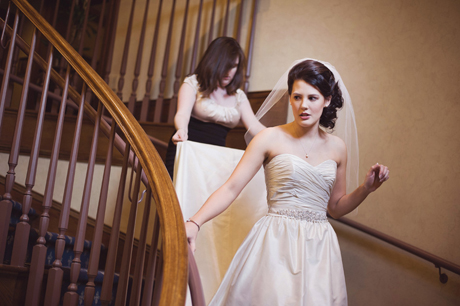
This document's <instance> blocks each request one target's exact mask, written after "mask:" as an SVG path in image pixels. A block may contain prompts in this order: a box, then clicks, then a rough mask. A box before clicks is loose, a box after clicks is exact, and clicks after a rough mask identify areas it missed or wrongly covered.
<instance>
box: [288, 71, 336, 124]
mask: <svg viewBox="0 0 460 306" xmlns="http://www.w3.org/2000/svg"><path fill="white" fill-rule="evenodd" d="M289 101H290V103H291V107H292V112H293V114H294V118H295V120H296V122H297V123H298V124H299V125H300V126H303V127H310V126H313V125H315V124H317V123H318V122H319V119H320V118H321V115H322V114H323V108H324V107H326V106H328V105H329V103H330V97H328V98H327V99H326V98H324V96H323V95H322V94H321V92H320V91H319V90H318V89H316V87H313V86H312V85H310V84H308V83H307V82H305V81H304V80H295V81H294V84H293V85H292V92H291V96H290V97H289Z"/></svg>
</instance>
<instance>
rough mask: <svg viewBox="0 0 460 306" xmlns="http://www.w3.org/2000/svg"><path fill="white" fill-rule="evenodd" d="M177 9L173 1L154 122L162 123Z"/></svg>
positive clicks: (174, 0)
mask: <svg viewBox="0 0 460 306" xmlns="http://www.w3.org/2000/svg"><path fill="white" fill-rule="evenodd" d="M175 7H176V0H173V4H172V8H171V17H170V18H169V28H168V37H167V39H166V47H165V55H164V58H163V67H162V69H161V81H160V92H159V94H158V98H157V101H156V103H155V114H154V116H153V122H160V121H161V113H162V111H163V100H164V92H165V88H166V77H167V75H168V62H169V52H170V49H171V39H172V30H173V25H174V11H175Z"/></svg>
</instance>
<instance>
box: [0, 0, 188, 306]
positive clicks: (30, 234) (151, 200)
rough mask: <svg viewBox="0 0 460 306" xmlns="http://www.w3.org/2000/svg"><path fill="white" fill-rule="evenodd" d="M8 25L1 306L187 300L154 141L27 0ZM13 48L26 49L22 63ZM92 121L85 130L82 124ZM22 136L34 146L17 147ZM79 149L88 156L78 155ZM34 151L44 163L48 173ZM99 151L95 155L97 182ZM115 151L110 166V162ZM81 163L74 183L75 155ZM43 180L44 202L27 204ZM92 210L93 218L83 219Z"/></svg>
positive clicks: (180, 249)
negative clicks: (64, 152)
mask: <svg viewBox="0 0 460 306" xmlns="http://www.w3.org/2000/svg"><path fill="white" fill-rule="evenodd" d="M104 2H105V1H104ZM42 3H43V2H42ZM4 20H5V21H3V20H2V21H1V27H2V30H3V34H2V36H1V38H0V43H1V44H2V46H4V47H6V48H5V50H4V51H3V52H2V54H0V55H1V58H2V60H1V63H3V68H2V69H1V71H0V73H1V75H2V77H3V78H2V85H1V91H0V133H1V134H0V138H1V137H4V135H6V134H7V133H6V132H5V131H6V130H13V129H14V133H10V134H12V135H13V136H12V138H10V139H3V138H2V143H4V144H5V143H6V145H4V146H3V147H4V148H7V149H8V151H9V153H8V155H7V156H8V157H5V158H3V159H2V163H4V164H5V163H7V165H8V166H7V168H8V169H7V171H6V173H5V179H4V183H3V185H2V186H1V187H2V189H3V191H2V194H1V200H0V216H1V217H0V218H1V219H0V263H3V264H0V270H1V271H2V272H1V274H0V275H1V277H0V298H2V305H112V304H114V305H125V304H129V305H140V304H142V305H183V304H184V302H185V292H186V283H187V275H188V261H189V259H192V257H189V256H188V250H187V244H186V239H185V231H184V227H183V218H182V215H181V212H180V208H179V205H178V203H177V198H176V196H175V193H174V189H173V186H172V183H171V180H170V179H169V176H168V174H167V172H166V170H165V168H164V165H163V162H162V160H161V158H160V156H159V155H158V153H157V152H156V150H155V148H154V146H153V144H152V140H151V139H150V138H149V137H148V136H147V135H146V134H145V132H144V130H143V129H142V128H141V126H140V125H139V124H138V122H137V120H136V119H135V118H134V117H133V116H132V115H131V113H130V112H129V111H128V110H127V108H126V107H125V105H124V103H123V102H122V101H121V100H120V99H119V97H118V96H117V95H116V94H115V93H114V92H113V91H112V90H111V89H110V88H109V86H108V85H107V83H106V82H104V80H103V79H102V78H101V77H99V75H98V74H97V73H96V72H95V71H94V69H92V68H91V66H90V65H89V64H88V63H87V62H86V61H84V60H83V58H82V57H81V56H80V55H79V53H78V52H77V51H76V50H75V49H74V48H73V47H72V46H70V45H69V44H68V43H67V42H66V40H65V39H63V38H62V37H61V35H60V34H59V33H57V32H56V30H55V29H54V28H53V27H52V26H51V24H50V23H48V22H47V21H46V20H45V19H44V18H43V17H42V16H41V15H40V14H39V13H38V12H37V10H36V9H35V8H34V7H32V6H31V5H30V4H29V3H28V2H27V1H24V0H14V1H12V2H11V4H10V6H9V8H8V10H7V14H6V16H5V18H4ZM30 25H33V26H30ZM26 27H31V31H30V33H29V34H30V37H28V38H27V39H26V38H25V36H22V35H21V29H24V28H26ZM42 41H47V44H45V46H46V48H43V45H40V44H39V43H40V42H42ZM19 51H21V52H23V53H24V54H25V55H26V60H25V61H24V62H23V65H22V66H18V65H17V64H18V54H19ZM56 59H58V60H56ZM56 63H59V65H56ZM61 63H62V64H61ZM21 67H22V68H21ZM61 68H64V69H61ZM17 92H19V94H16V93H17ZM16 99H17V100H16ZM31 105H32V109H31V107H30V106H31ZM53 109H54V113H53V112H51V113H50V111H51V110H53ZM31 114H32V115H31ZM31 116H32V117H34V118H33V120H32V121H30V120H28V118H30V117H31ZM50 116H54V117H53V118H55V124H54V127H53V128H52V133H50V132H49V129H50V127H49V126H47V125H46V124H47V123H49V120H48V119H49V118H50ZM10 117H13V118H15V120H14V121H13V123H11V122H8V121H7V119H8V118H10ZM7 123H9V124H7ZM88 124H89V125H91V132H90V133H87V132H85V131H84V130H83V128H85V127H86V126H87V125H88ZM69 127H70V128H71V132H70V133H69V131H68V129H69ZM66 129H67V130H66ZM86 135H90V137H87V136H86ZM53 136H54V137H53ZM49 137H52V138H53V139H54V140H53V145H52V148H51V150H50V151H47V152H46V151H44V150H42V149H41V143H42V140H43V139H46V138H49ZM82 137H86V138H82ZM23 140H27V141H30V143H31V146H30V147H28V148H23V147H22V144H23V143H24V141H23ZM61 144H62V145H68V146H70V147H71V149H70V152H69V156H68V163H67V165H66V166H65V165H62V163H61V161H59V160H60V148H61ZM85 145H86V147H87V148H88V149H87V152H85V153H86V155H85V154H83V155H82V154H79V150H80V148H81V147H83V146H85ZM24 154H27V156H28V160H27V161H25V162H24V161H23V159H21V158H20V156H22V155H24ZM2 156H4V155H2ZM42 156H46V157H47V158H48V160H49V162H48V164H47V165H48V166H47V168H48V170H47V171H46V173H45V174H43V170H41V171H40V169H41V168H43V167H42V166H41V162H42ZM82 156H83V157H82ZM98 156H103V159H102V162H103V165H100V167H102V168H103V169H102V170H101V172H102V175H101V176H100V177H98V176H97V171H96V170H95V169H96V168H97V167H98V164H97V162H101V160H98ZM115 156H118V157H117V158H118V159H117V160H118V161H119V166H118V167H115V166H114V164H113V163H112V161H113V160H115V158H114V157H115ZM84 158H85V160H84V163H85V165H86V166H85V168H86V169H85V170H84V178H83V179H79V178H78V176H76V173H77V172H78V166H79V165H78V164H77V162H80V161H82V159H84ZM6 159H7V161H6ZM23 163H26V165H27V170H23V169H24V167H22V165H23ZM63 168H64V170H65V172H66V175H65V179H62V178H61V179H60V180H61V181H60V182H59V183H60V184H61V185H63V186H64V191H63V195H62V201H59V202H60V203H57V204H56V203H55V201H54V198H55V197H56V193H55V185H56V181H57V180H59V178H58V176H57V173H58V170H59V171H61V170H63ZM39 171H40V172H39ZM116 171H118V172H116ZM38 173H40V176H38V175H37V174H38ZM115 173H116V174H115ZM19 177H22V179H21V180H23V181H21V182H19V181H17V180H18V178H19ZM98 180H99V181H98ZM42 182H44V184H43V185H45V187H44V190H43V193H42V198H41V199H40V200H37V199H34V197H35V195H36V192H35V191H34V190H35V186H36V185H39V184H41V183H42ZM96 183H99V184H96ZM19 185H22V186H23V187H21V188H22V190H20V191H18V190H17V189H18V186H19ZM77 185H80V186H82V196H81V201H79V203H75V200H74V199H73V195H74V191H75V186H77ZM113 185H115V186H117V187H116V188H113V187H110V186H113ZM96 188H98V189H100V190H97V195H98V196H96V198H97V199H96V201H93V200H92V197H91V195H92V193H94V190H95V189H96ZM108 199H114V201H113V202H110V201H108ZM93 207H96V209H95V211H96V214H95V217H94V219H92V218H91V216H89V213H90V211H91V209H93V210H94V208H93ZM56 208H58V209H56ZM108 208H110V210H108ZM108 219H109V220H110V222H109V223H110V224H111V226H110V227H108V226H107V225H105V223H106V221H107V220H108ZM152 225H153V226H152ZM136 233H139V234H136ZM192 263H193V261H192Z"/></svg>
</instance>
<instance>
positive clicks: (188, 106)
mask: <svg viewBox="0 0 460 306" xmlns="http://www.w3.org/2000/svg"><path fill="white" fill-rule="evenodd" d="M195 101H196V93H195V90H194V89H193V88H192V86H190V85H189V84H187V83H183V84H182V85H181V87H180V89H179V93H178V96H177V112H176V115H175V116H174V126H175V127H176V133H175V134H174V135H173V137H172V141H173V143H174V144H177V143H178V142H179V141H185V140H187V139H188V123H189V121H190V115H191V114H192V109H193V106H194V105H195Z"/></svg>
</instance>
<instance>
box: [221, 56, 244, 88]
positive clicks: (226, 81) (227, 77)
mask: <svg viewBox="0 0 460 306" xmlns="http://www.w3.org/2000/svg"><path fill="white" fill-rule="evenodd" d="M239 63H240V59H239V58H238V57H237V58H236V59H235V61H234V62H233V66H232V68H230V70H228V71H227V73H226V74H225V75H224V77H223V78H222V80H220V86H221V87H222V88H225V87H227V85H228V84H230V83H231V82H232V80H233V77H234V76H235V73H236V71H237V70H238V64H239Z"/></svg>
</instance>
